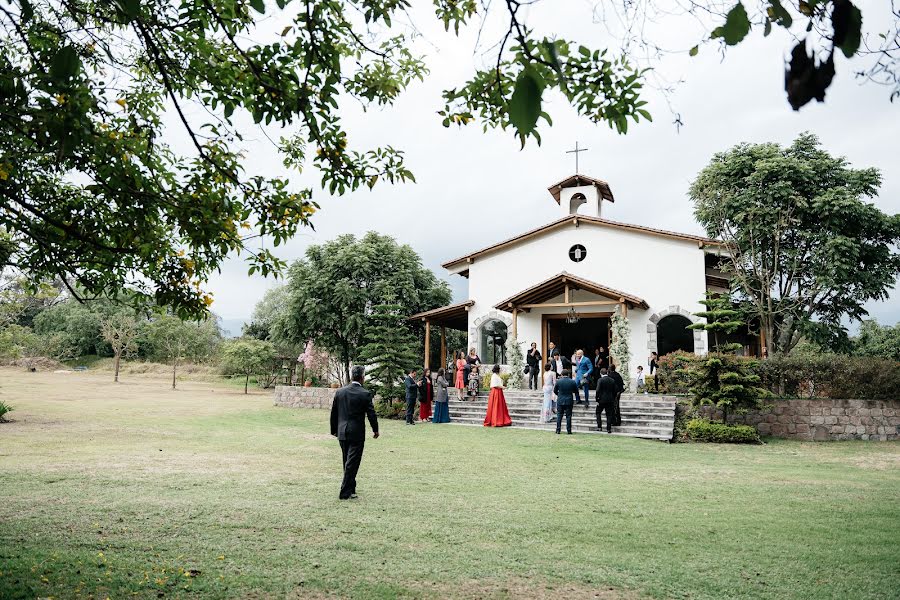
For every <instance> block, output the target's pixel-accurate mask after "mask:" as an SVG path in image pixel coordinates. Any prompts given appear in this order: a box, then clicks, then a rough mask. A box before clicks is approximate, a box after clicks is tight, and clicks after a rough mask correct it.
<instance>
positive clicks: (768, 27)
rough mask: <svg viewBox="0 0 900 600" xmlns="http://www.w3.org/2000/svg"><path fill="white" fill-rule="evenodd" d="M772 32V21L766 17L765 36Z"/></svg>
mask: <svg viewBox="0 0 900 600" xmlns="http://www.w3.org/2000/svg"><path fill="white" fill-rule="evenodd" d="M770 33H772V21H770V20H769V19H766V26H765V27H764V28H763V36H764V37H769V34H770Z"/></svg>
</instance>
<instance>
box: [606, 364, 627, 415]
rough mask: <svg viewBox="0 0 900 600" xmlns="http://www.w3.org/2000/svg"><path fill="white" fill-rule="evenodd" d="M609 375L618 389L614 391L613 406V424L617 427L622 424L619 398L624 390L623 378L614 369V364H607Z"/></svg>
mask: <svg viewBox="0 0 900 600" xmlns="http://www.w3.org/2000/svg"><path fill="white" fill-rule="evenodd" d="M609 376H610V377H612V378H613V379H614V380H615V382H616V386H617V388H618V390H619V391H618V392H616V403H615V406H614V407H613V425H615V426H616V427H618V426H619V425H621V424H622V413H621V412H620V411H619V410H620V409H619V400H621V399H622V392H624V391H625V380H624V379H622V376H621V375H619V372H618V371H616V365H609Z"/></svg>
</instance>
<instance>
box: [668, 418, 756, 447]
mask: <svg viewBox="0 0 900 600" xmlns="http://www.w3.org/2000/svg"><path fill="white" fill-rule="evenodd" d="M684 439H686V440H687V441H691V442H709V443H714V444H759V443H761V441H760V439H759V434H758V433H757V432H756V429H754V428H753V427H751V426H749V425H724V424H722V423H712V422H710V421H709V420H708V419H691V420H690V421H688V424H687V427H685V434H684Z"/></svg>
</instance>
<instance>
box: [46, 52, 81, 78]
mask: <svg viewBox="0 0 900 600" xmlns="http://www.w3.org/2000/svg"><path fill="white" fill-rule="evenodd" d="M80 67H81V60H80V59H79V58H78V53H77V52H75V48H73V47H72V46H63V47H62V48H60V49H59V52H57V53H56V55H55V56H54V57H53V59H52V60H51V61H50V78H51V79H52V80H53V81H54V82H56V83H63V82H65V81H67V80H68V79H71V78H72V77H74V76H75V75H77V74H78V69H79V68H80Z"/></svg>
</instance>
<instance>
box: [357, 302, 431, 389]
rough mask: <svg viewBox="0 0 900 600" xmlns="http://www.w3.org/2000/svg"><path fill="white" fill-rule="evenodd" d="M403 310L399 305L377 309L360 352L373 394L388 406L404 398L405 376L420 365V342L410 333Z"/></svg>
mask: <svg viewBox="0 0 900 600" xmlns="http://www.w3.org/2000/svg"><path fill="white" fill-rule="evenodd" d="M401 310H402V307H401V306H400V305H397V304H379V305H376V306H374V307H373V308H372V314H371V316H370V321H371V325H370V326H369V327H368V328H367V330H366V336H365V340H366V344H365V345H363V347H362V348H360V350H359V359H360V362H361V363H362V364H364V365H366V378H367V379H368V380H369V381H371V382H372V385H371V388H372V391H374V392H375V394H377V395H379V396H381V399H382V400H384V401H387V402H390V401H392V400H394V399H397V398H402V397H403V393H404V390H403V385H402V382H403V376H404V375H405V374H406V373H407V372H408V371H409V369H411V368H412V367H413V366H414V365H416V364H417V363H418V362H419V359H418V355H417V353H416V340H415V338H414V337H413V335H412V333H411V332H410V331H409V329H407V327H406V323H405V322H404V317H403V315H402V314H401Z"/></svg>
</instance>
